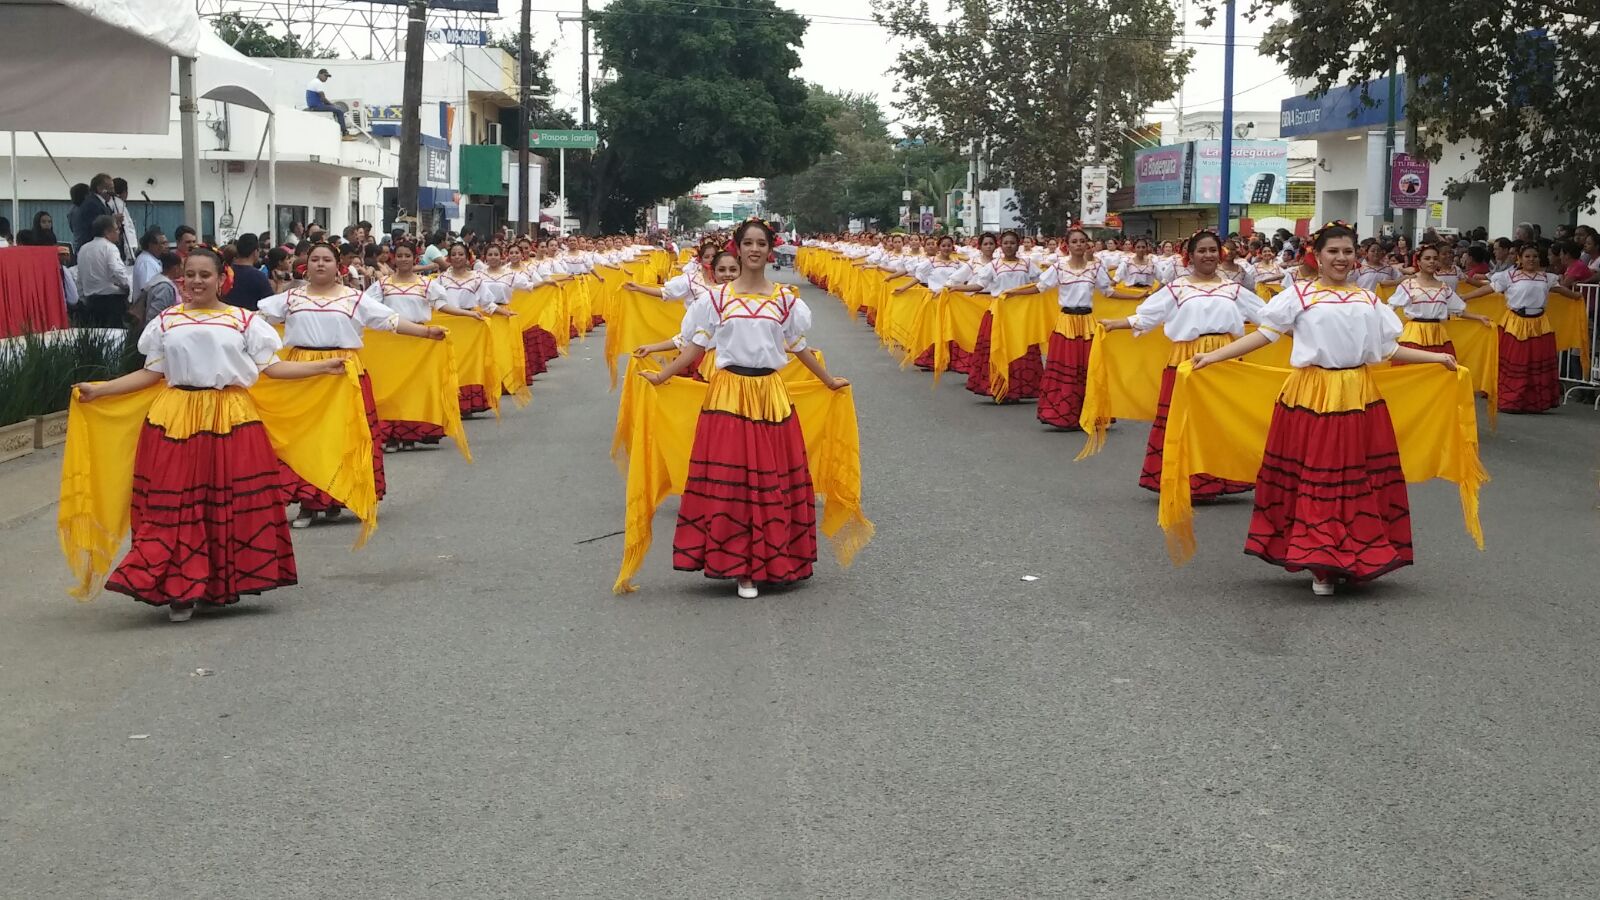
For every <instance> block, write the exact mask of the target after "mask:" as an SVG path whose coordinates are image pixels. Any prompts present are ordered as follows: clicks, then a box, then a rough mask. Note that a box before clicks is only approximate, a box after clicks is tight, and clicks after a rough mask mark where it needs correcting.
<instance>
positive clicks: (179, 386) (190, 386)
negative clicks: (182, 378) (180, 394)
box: [172, 384, 222, 391]
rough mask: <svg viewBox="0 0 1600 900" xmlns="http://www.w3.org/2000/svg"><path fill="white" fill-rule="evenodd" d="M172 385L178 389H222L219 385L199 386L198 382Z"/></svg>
mask: <svg viewBox="0 0 1600 900" xmlns="http://www.w3.org/2000/svg"><path fill="white" fill-rule="evenodd" d="M172 387H175V388H177V389H178V390H180V391H220V390H222V388H219V387H201V386H200V385H198V384H174V385H172Z"/></svg>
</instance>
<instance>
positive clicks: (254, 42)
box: [211, 13, 339, 59]
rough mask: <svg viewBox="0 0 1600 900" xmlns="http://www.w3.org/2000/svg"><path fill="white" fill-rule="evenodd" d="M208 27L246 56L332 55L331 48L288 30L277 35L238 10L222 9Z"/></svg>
mask: <svg viewBox="0 0 1600 900" xmlns="http://www.w3.org/2000/svg"><path fill="white" fill-rule="evenodd" d="M211 27H212V29H213V30H215V31H216V32H217V36H218V37H220V38H222V39H223V40H224V41H226V42H227V43H228V45H229V46H231V47H233V49H235V50H237V51H239V52H240V53H243V54H244V55H245V56H258V57H259V56H270V57H279V58H282V59H335V58H337V57H338V55H339V54H338V53H335V52H334V51H333V49H332V48H330V47H324V46H321V45H320V44H314V43H312V42H310V41H302V40H300V39H299V38H298V37H295V35H294V33H293V32H290V33H289V34H288V35H286V36H284V37H279V36H278V35H275V34H273V33H272V32H270V31H268V30H267V26H266V25H264V24H262V23H260V22H255V21H251V20H249V19H246V18H245V17H244V16H242V15H240V14H239V13H223V14H222V15H219V16H216V17H215V18H213V19H212V20H211Z"/></svg>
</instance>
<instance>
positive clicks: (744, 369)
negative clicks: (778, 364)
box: [722, 366, 778, 378]
mask: <svg viewBox="0 0 1600 900" xmlns="http://www.w3.org/2000/svg"><path fill="white" fill-rule="evenodd" d="M722 368H723V369H724V370H726V371H728V372H732V373H733V374H735V375H743V376H744V377H746V378H761V377H763V376H765V375H771V374H772V373H773V372H776V371H778V370H777V369H757V368H755V367H753V366H723V367H722Z"/></svg>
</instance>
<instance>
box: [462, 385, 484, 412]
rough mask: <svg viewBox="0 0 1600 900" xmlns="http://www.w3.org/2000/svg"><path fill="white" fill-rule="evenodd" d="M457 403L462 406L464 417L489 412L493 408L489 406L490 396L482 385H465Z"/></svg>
mask: <svg viewBox="0 0 1600 900" xmlns="http://www.w3.org/2000/svg"><path fill="white" fill-rule="evenodd" d="M456 402H457V403H458V404H459V405H460V407H461V414H462V415H463V416H470V415H474V414H476V413H481V412H488V411H489V410H490V409H492V408H493V407H491V406H490V405H489V394H488V392H486V391H485V390H484V389H483V385H481V384H463V385H462V386H461V389H460V392H459V393H458V394H457V401H456Z"/></svg>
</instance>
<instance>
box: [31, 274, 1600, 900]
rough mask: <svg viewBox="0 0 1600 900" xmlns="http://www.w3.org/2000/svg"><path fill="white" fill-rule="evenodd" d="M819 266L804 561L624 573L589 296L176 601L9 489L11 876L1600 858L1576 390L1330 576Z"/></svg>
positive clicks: (1166, 881)
mask: <svg viewBox="0 0 1600 900" xmlns="http://www.w3.org/2000/svg"><path fill="white" fill-rule="evenodd" d="M807 297H808V299H809V300H810V302H811V303H812V305H813V306H814V308H815V309H816V313H817V322H816V327H815V329H814V331H813V343H814V344H816V345H817V346H820V347H821V348H822V349H823V350H824V351H825V352H826V353H827V354H828V357H829V359H830V362H831V365H832V367H833V368H834V370H835V371H837V372H838V373H840V374H844V375H846V376H848V377H850V378H851V379H852V381H853V382H854V383H855V385H856V388H855V391H856V399H857V404H858V408H859V411H860V414H861V432H862V445H863V446H862V452H863V465H864V469H865V478H866V481H865V486H866V502H867V510H868V513H869V515H871V516H872V517H873V518H874V520H875V521H876V523H877V525H878V535H877V539H876V541H875V542H874V543H873V545H872V546H871V547H870V548H868V549H867V550H866V551H865V552H863V553H862V554H861V556H860V557H859V559H858V560H857V563H856V565H855V566H854V567H853V568H852V569H851V570H849V571H841V570H840V569H839V568H838V566H837V565H835V564H834V563H833V562H832V561H831V559H830V560H828V561H825V562H824V563H823V564H822V565H821V566H820V567H819V569H818V573H817V577H816V578H814V579H813V580H812V581H811V582H809V583H807V584H805V585H804V586H802V587H800V588H798V589H794V590H790V591H786V592H768V593H764V594H763V596H762V597H761V599H759V600H756V601H740V600H738V599H737V598H736V597H734V596H733V593H732V589H731V587H729V586H727V585H725V584H721V583H713V582H708V581H706V580H704V579H701V578H699V577H696V576H691V575H686V574H682V573H676V572H673V571H672V570H671V566H670V561H669V558H668V544H669V541H668V539H667V536H668V535H669V533H670V527H671V521H672V520H671V515H672V510H673V509H674V508H675V507H674V506H673V505H672V504H668V506H667V508H664V509H663V510H662V511H661V512H660V514H659V517H658V520H657V536H656V545H655V548H654V551H655V552H654V553H653V554H652V556H651V558H650V559H649V561H648V562H647V564H646V567H645V569H644V572H643V573H642V577H641V579H640V584H641V587H642V590H641V592H640V593H638V594H635V595H633V596H630V597H625V598H618V597H614V596H612V595H611V593H610V585H611V582H612V579H613V577H614V575H615V571H616V565H617V562H618V557H619V554H620V538H618V537H614V536H613V537H601V536H604V535H610V534H612V533H613V532H616V531H618V530H620V529H621V527H622V520H623V516H622V482H621V479H620V478H619V476H618V473H617V471H616V469H615V468H614V467H613V464H612V463H611V461H610V460H609V459H608V458H607V455H606V453H607V448H608V446H609V440H610V433H611V427H612V423H613V420H614V414H615V406H616V397H615V395H614V394H609V393H607V385H606V378H605V373H604V369H603V365H602V360H601V359H600V355H601V350H600V345H601V341H600V336H599V335H596V336H595V337H594V338H593V339H591V340H590V341H589V343H588V345H587V346H584V345H577V344H575V345H574V351H573V355H572V356H571V357H570V358H568V359H565V360H562V361H560V362H559V363H557V364H556V365H555V366H554V367H553V370H552V371H551V373H550V374H548V375H546V376H542V377H541V378H540V379H539V382H538V384H537V385H536V386H535V389H534V397H535V400H534V404H533V406H531V407H530V408H528V409H526V410H520V411H517V410H513V411H510V412H508V413H507V415H506V417H505V419H504V420H503V421H501V422H499V423H498V424H497V423H495V422H492V421H479V422H474V423H472V424H471V425H470V429H471V437H472V441H473V447H474V450H475V451H476V454H477V457H478V462H477V464H476V465H473V466H470V467H469V466H466V465H464V464H463V463H462V462H461V460H460V459H459V458H458V457H457V456H456V455H455V453H454V451H452V450H448V449H446V450H442V451H437V452H431V453H416V454H409V455H402V456H398V457H390V462H389V465H390V469H389V483H390V496H389V499H388V500H386V501H385V502H384V504H383V510H382V520H381V529H380V531H379V532H378V534H377V536H376V538H375V539H374V540H373V542H372V543H371V545H370V546H369V547H368V548H367V549H366V550H364V551H362V552H359V553H355V554H352V553H351V552H350V551H349V545H350V541H351V539H352V538H353V536H354V528H353V526H329V527H323V528H317V529H314V530H312V531H310V532H296V534H295V542H296V545H297V552H298V553H299V557H300V569H301V580H302V586H300V587H297V588H292V589H286V590H282V591H278V592H274V593H273V594H271V595H270V596H268V597H265V598H260V599H257V600H249V601H247V602H246V603H244V604H242V605H241V606H240V607H237V608H235V609H230V610H226V611H223V612H221V613H217V614H211V615H201V616H197V617H196V619H195V620H194V621H192V622H190V623H188V624H187V625H181V626H179V625H170V624H168V623H167V622H166V621H165V618H164V617H163V616H161V615H160V614H159V613H156V612H154V611H152V610H150V609H148V608H146V607H143V606H141V605H138V604H135V603H133V602H131V601H128V600H126V599H125V598H122V597H117V596H111V595H107V596H102V597H101V598H99V599H98V600H96V601H94V602H92V603H87V604H81V605H80V604H75V603H74V602H73V601H71V600H70V599H68V598H67V597H66V596H65V595H64V593H63V591H64V588H65V586H66V581H67V576H66V571H65V568H64V566H63V564H62V562H61V560H60V558H59V553H58V551H57V549H56V543H55V538H54V535H53V531H52V527H53V511H50V510H47V511H44V512H41V513H37V514H34V515H31V516H28V517H26V518H24V519H22V520H21V521H17V522H14V523H13V524H11V525H10V526H9V527H6V528H4V529H0V572H3V576H0V623H3V624H0V712H3V715H0V896H3V897H5V898H30V900H31V898H100V897H106V898H162V900H165V898H176V897H184V898H212V897H215V898H302V897H304V898H322V897H338V898H348V900H364V898H411V897H428V898H431V897H447V898H499V897H507V898H521V897H595V898H623V897H628V898H631V897H645V898H667V897H672V898H677V897H683V898H721V897H741V898H743V897H749V898H769V897H772V898H775V897H784V898H788V897H798V898H811V897H817V898H856V897H859V898H900V897H906V898H943V897H952V898H967V897H997V898H1016V897H1066V898H1077V897H1118V898H1145V897H1148V898H1183V900H1199V898H1250V897H1286V898H1305V900H1311V898H1474V900H1476V898H1583V897H1594V896H1600V851H1597V849H1596V846H1597V842H1600V821H1597V818H1600V803H1597V801H1600V796H1597V794H1600V775H1597V770H1596V766H1597V760H1600V691H1597V690H1596V682H1597V675H1600V671H1597V669H1600V665H1597V661H1596V660H1597V654H1596V652H1595V647H1596V642H1597V638H1600V613H1597V609H1596V602H1595V600H1596V579H1597V576H1600V562H1597V552H1596V551H1597V548H1600V544H1597V534H1596V531H1597V524H1600V511H1597V509H1596V505H1597V499H1600V496H1597V490H1596V464H1597V461H1600V415H1597V414H1596V413H1594V412H1593V411H1592V410H1590V409H1589V408H1587V407H1584V406H1578V407H1567V408H1565V409H1563V410H1561V411H1559V412H1558V413H1555V414H1552V415H1547V416H1540V417H1520V418H1512V417H1506V418H1504V419H1502V422H1501V425H1500V432H1499V434H1497V435H1488V434H1486V435H1485V437H1484V445H1483V455H1484V459H1485V463H1486V465H1487V466H1488V468H1489V470H1490V472H1491V474H1492V475H1493V476H1494V479H1495V480H1494V482H1493V483H1492V484H1490V485H1489V486H1488V487H1487V488H1486V490H1485V491H1484V495H1483V504H1484V516H1483V518H1484V526H1485V532H1486V535H1487V538H1488V544H1489V549H1488V552H1486V553H1478V552H1477V551H1476V550H1474V549H1473V547H1472V544H1471V542H1470V540H1469V539H1468V538H1467V537H1466V535H1465V534H1464V532H1463V530H1462V527H1461V518H1460V513H1459V510H1458V507H1457V501H1456V497H1455V492H1454V489H1453V488H1452V487H1451V486H1449V485H1445V484H1427V485H1421V486H1415V487H1414V488H1413V491H1412V501H1413V513H1414V519H1415V524H1416V527H1417V556H1418V560H1419V564H1418V565H1417V566H1415V567H1413V568H1411V569H1407V570H1404V571H1402V572H1400V573H1397V574H1395V575H1393V576H1391V577H1389V578H1386V579H1384V580H1383V581H1382V582H1380V583H1379V584H1377V585H1375V586H1372V587H1370V588H1367V589H1364V590H1361V591H1358V592H1354V593H1351V594H1347V595H1343V596H1340V597H1339V598H1336V599H1334V600H1332V601H1329V600H1319V599H1314V598H1313V597H1312V595H1311V592H1310V590H1309V587H1308V584H1307V582H1306V580H1305V578H1303V577H1301V576H1287V575H1285V574H1283V573H1282V572H1280V571H1279V570H1276V569H1273V568H1271V567H1269V566H1266V565H1265V564H1262V563H1260V562H1258V561H1256V560H1253V559H1251V558H1247V557H1245V556H1243V555H1242V554H1241V553H1240V548H1241V546H1242V544H1243V539H1244V532H1245V525H1246V521H1247V519H1248V514H1249V501H1248V499H1244V500H1241V501H1236V502H1226V503H1223V504H1221V505H1220V506H1214V507H1208V508H1204V509H1201V510H1200V511H1199V514H1198V515H1199V521H1198V523H1197V533H1198V535H1199V538H1200V553H1199V555H1198V557H1197V558H1196V559H1195V560H1194V562H1192V563H1191V564H1190V565H1188V566H1187V567H1185V568H1182V569H1176V568H1174V567H1173V566H1172V565H1171V564H1170V563H1169V562H1168V561H1167V558H1166V554H1165V550H1164V544H1163V541H1162V537H1161V534H1160V531H1159V530H1158V529H1157V527H1156V524H1155V518H1156V508H1155V498H1154V497H1153V496H1152V495H1149V494H1146V493H1145V492H1143V491H1141V490H1139V489H1138V488H1137V486H1136V485H1135V483H1134V482H1135V478H1136V475H1137V473H1138V469H1139V464H1140V454H1141V453H1142V450H1143V443H1144V428H1143V426H1131V427H1124V428H1120V429H1118V430H1116V431H1114V432H1113V436H1112V439H1111V443H1110V446H1109V447H1108V449H1107V450H1106V452H1104V453H1102V454H1101V455H1099V456H1098V457H1095V458H1094V459H1092V460H1089V461H1087V462H1083V463H1074V462H1072V457H1073V455H1074V454H1075V453H1076V452H1077V450H1078V448H1079V446H1080V444H1081V440H1082V439H1081V437H1080V436H1077V435H1068V434H1058V433H1052V432H1049V431H1047V430H1044V429H1043V428H1041V427H1040V426H1039V425H1037V423H1036V422H1035V421H1034V419H1033V410H1032V408H1031V407H1029V406H1022V407H1007V408H1001V407H995V406H993V405H991V404H987V403H984V402H982V401H980V400H979V399H978V398H976V397H973V396H972V395H970V394H967V393H966V392H965V391H964V390H962V388H961V387H960V385H959V384H958V383H957V382H956V380H955V379H949V380H947V381H946V382H945V383H943V384H942V385H940V386H938V387H937V388H935V387H933V386H932V385H931V384H930V379H929V378H928V376H926V375H924V374H922V373H919V372H916V371H915V370H913V371H904V372H903V371H901V370H900V369H899V368H898V366H897V364H896V363H895V362H894V361H893V360H892V359H891V358H890V357H889V356H888V355H887V354H886V353H884V352H882V351H880V350H879V349H878V347H877V344H876V339H875V338H874V336H873V335H872V334H871V332H870V331H868V330H867V329H866V328H865V327H863V326H860V325H855V324H852V323H850V322H849V321H848V320H847V318H846V316H845V314H844V312H843V311H842V309H841V307H840V306H839V304H838V303H836V302H834V301H833V300H831V299H828V298H827V297H825V296H824V295H822V294H821V293H820V292H817V291H814V290H809V289H808V291H807ZM3 478H4V472H3V468H0V484H3V483H4V482H3ZM597 537H601V539H599V540H590V539H593V538H597ZM1025 575H1032V576H1037V578H1038V580H1037V581H1033V582H1024V581H1023V580H1022V577H1023V576H1025ZM197 669H205V670H209V671H210V672H211V673H212V674H210V675H197V674H195V673H196V670H197ZM133 735H147V737H144V738H142V739H137V740H135V739H132V738H131V736H133Z"/></svg>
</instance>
